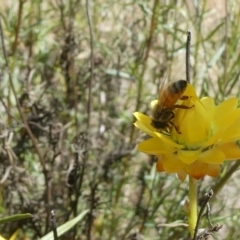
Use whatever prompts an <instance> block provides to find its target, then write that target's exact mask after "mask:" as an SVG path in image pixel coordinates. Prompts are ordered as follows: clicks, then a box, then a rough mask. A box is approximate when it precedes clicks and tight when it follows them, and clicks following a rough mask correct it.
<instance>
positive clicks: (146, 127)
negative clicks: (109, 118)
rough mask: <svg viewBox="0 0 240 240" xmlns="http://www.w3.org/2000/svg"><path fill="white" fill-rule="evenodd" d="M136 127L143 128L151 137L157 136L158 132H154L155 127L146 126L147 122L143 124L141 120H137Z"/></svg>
mask: <svg viewBox="0 0 240 240" xmlns="http://www.w3.org/2000/svg"><path fill="white" fill-rule="evenodd" d="M134 125H135V127H136V128H138V129H140V130H142V131H143V132H144V133H146V134H148V135H149V136H151V137H155V136H156V134H155V133H154V132H153V129H151V128H149V127H148V126H146V125H145V124H143V123H142V122H140V121H136V122H135V123H134Z"/></svg>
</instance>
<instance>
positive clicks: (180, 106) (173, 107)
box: [171, 104, 194, 109]
mask: <svg viewBox="0 0 240 240" xmlns="http://www.w3.org/2000/svg"><path fill="white" fill-rule="evenodd" d="M193 107H194V105H192V106H191V107H188V106H184V105H178V104H176V105H173V106H172V107H171V109H175V108H182V109H191V108H193Z"/></svg>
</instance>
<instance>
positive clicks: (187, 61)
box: [186, 31, 191, 83]
mask: <svg viewBox="0 0 240 240" xmlns="http://www.w3.org/2000/svg"><path fill="white" fill-rule="evenodd" d="M190 47H191V32H190V31H187V42H186V80H187V82H189V83H190Z"/></svg>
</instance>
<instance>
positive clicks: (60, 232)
mask: <svg viewBox="0 0 240 240" xmlns="http://www.w3.org/2000/svg"><path fill="white" fill-rule="evenodd" d="M88 212H89V210H85V211H84V212H82V213H81V214H80V215H78V216H77V217H75V218H73V219H72V220H69V221H68V222H66V223H64V224H63V225H61V226H59V227H58V228H57V235H58V237H60V236H61V235H63V234H64V233H66V232H67V231H68V230H69V229H71V228H72V227H74V226H75V225H76V224H77V223H78V222H79V221H81V220H82V219H83V218H84V216H85V215H86V214H87V213H88ZM41 240H54V237H53V232H50V233H48V234H47V235H45V236H43V237H42V238H41Z"/></svg>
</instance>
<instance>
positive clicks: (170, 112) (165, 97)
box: [152, 80, 193, 135]
mask: <svg viewBox="0 0 240 240" xmlns="http://www.w3.org/2000/svg"><path fill="white" fill-rule="evenodd" d="M186 88H187V81H185V80H178V81H176V82H173V83H171V84H169V85H168V86H166V87H164V86H163V87H162V88H161V89H160V91H159V97H158V103H157V104H155V105H154V107H153V109H152V126H153V127H155V128H156V129H158V131H159V132H161V133H164V134H167V135H170V132H171V129H172V127H174V128H175V129H176V131H177V133H178V134H181V132H180V131H179V129H178V127H177V126H176V125H175V124H174V123H173V122H172V120H173V118H174V117H175V113H174V109H175V108H182V109H190V108H192V107H193V106H191V107H187V106H184V105H178V104H175V103H176V102H177V101H178V100H179V99H181V100H185V99H187V98H188V97H187V96H183V93H184V91H185V90H186Z"/></svg>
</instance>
